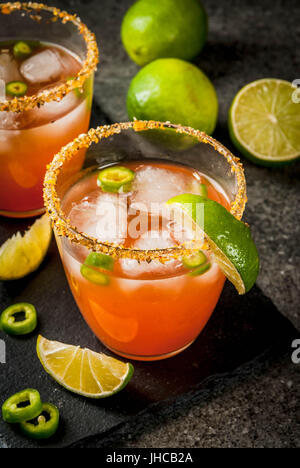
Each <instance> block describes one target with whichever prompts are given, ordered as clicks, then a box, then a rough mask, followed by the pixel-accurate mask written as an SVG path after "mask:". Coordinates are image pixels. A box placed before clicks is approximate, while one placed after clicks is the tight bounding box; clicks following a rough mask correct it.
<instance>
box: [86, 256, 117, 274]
mask: <svg viewBox="0 0 300 468" xmlns="http://www.w3.org/2000/svg"><path fill="white" fill-rule="evenodd" d="M114 263H115V262H114V259H113V258H112V257H110V256H109V255H105V254H102V253H97V252H92V253H90V255H89V256H88V257H87V258H86V260H85V262H84V264H85V265H87V266H93V267H96V268H102V269H103V270H108V271H113V269H114Z"/></svg>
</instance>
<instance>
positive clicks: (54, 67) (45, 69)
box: [20, 49, 63, 83]
mask: <svg viewBox="0 0 300 468" xmlns="http://www.w3.org/2000/svg"><path fill="white" fill-rule="evenodd" d="M20 71H21V73H22V75H23V76H24V78H25V79H26V80H27V81H29V83H48V82H51V81H55V80H57V79H58V78H59V77H60V75H61V74H62V72H63V65H62V63H61V60H60V56H59V54H58V52H56V51H54V50H52V49H46V50H43V51H42V52H39V53H38V54H36V55H33V56H32V57H30V58H29V59H27V60H25V62H23V63H22V65H21V69H20Z"/></svg>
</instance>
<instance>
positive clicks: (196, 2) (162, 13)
mask: <svg viewBox="0 0 300 468" xmlns="http://www.w3.org/2000/svg"><path fill="white" fill-rule="evenodd" d="M207 30H208V27H207V15H206V12H205V10H204V8H203V6H202V4H201V2H200V0H138V1H137V2H136V3H134V4H133V5H132V7H131V8H129V10H128V11H127V13H126V15H125V16H124V19H123V23H122V29H121V37H122V41H123V44H124V47H125V49H126V51H127V52H128V54H129V56H130V57H131V58H132V60H133V61H134V62H136V63H137V64H138V65H140V66H144V65H146V64H147V63H150V62H152V61H153V60H156V59H158V58H164V57H175V58H180V59H183V60H192V59H193V58H195V57H196V56H197V55H198V54H199V52H200V51H201V50H202V48H203V46H204V44H205V41H206V37H207Z"/></svg>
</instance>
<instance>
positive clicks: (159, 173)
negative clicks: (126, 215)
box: [131, 166, 186, 214]
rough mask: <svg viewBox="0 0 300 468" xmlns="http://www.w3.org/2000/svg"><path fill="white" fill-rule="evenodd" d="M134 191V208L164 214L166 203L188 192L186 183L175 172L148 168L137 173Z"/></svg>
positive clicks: (132, 201)
mask: <svg viewBox="0 0 300 468" xmlns="http://www.w3.org/2000/svg"><path fill="white" fill-rule="evenodd" d="M132 190H133V192H134V193H133V195H132V198H131V205H132V207H133V208H135V207H137V208H138V209H141V207H143V206H144V209H145V210H146V211H148V212H151V213H159V212H160V213H161V214H162V210H163V209H164V202H166V201H168V200H169V199H170V198H172V197H175V196H176V195H180V194H182V193H185V192H186V181H185V178H184V177H183V176H182V175H181V174H179V173H178V174H177V173H176V172H174V171H169V170H167V169H163V168H159V167H152V166H147V167H144V168H141V169H140V170H138V171H137V173H136V178H135V181H134V184H133V188H132Z"/></svg>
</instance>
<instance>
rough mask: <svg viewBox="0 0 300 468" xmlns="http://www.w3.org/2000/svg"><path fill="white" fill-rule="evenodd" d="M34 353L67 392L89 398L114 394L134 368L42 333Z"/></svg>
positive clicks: (120, 388) (127, 379)
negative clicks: (50, 339) (51, 338)
mask: <svg viewBox="0 0 300 468" xmlns="http://www.w3.org/2000/svg"><path fill="white" fill-rule="evenodd" d="M37 354H38V357H39V360H40V361H41V363H42V366H43V367H44V369H45V371H46V372H48V374H50V375H51V377H53V379H54V380H56V381H57V382H58V383H59V384H60V385H62V386H63V387H65V388H66V389H67V390H69V391H70V392H73V393H77V394H79V395H82V396H85V397H88V398H105V397H108V396H111V395H114V394H115V393H117V392H119V391H120V390H122V389H123V388H124V387H125V386H126V385H127V384H128V382H129V381H130V379H131V377H132V375H133V371H134V369H133V366H132V365H131V364H129V363H124V362H121V361H119V360H117V359H114V358H112V357H110V356H106V355H105V354H98V353H95V352H94V351H91V350H89V349H81V348H80V347H79V346H72V345H67V344H63V343H58V342H57V341H48V340H46V338H43V337H42V336H39V337H38V340H37Z"/></svg>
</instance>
